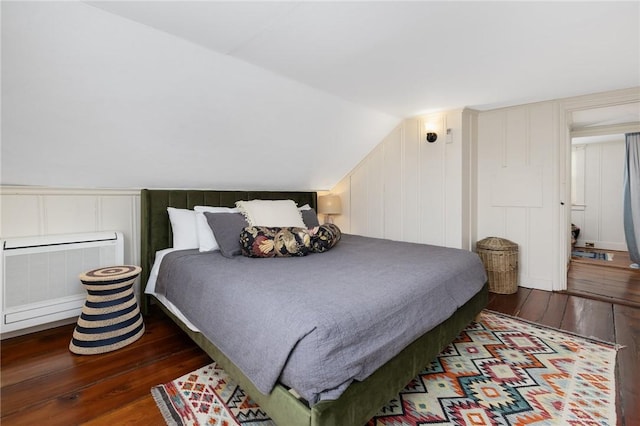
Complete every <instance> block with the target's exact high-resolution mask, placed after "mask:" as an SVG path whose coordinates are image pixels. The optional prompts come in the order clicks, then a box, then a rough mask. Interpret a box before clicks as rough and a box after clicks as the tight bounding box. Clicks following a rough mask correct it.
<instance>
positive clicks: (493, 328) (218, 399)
mask: <svg viewBox="0 0 640 426" xmlns="http://www.w3.org/2000/svg"><path fill="white" fill-rule="evenodd" d="M617 349H619V347H617V346H614V345H611V344H608V343H604V342H600V341H596V340H593V339H587V338H584V337H580V336H576V335H573V334H569V333H565V332H562V331H558V330H554V329H551V328H547V327H544V326H541V325H537V324H533V323H529V322H526V321H523V320H519V319H515V318H513V317H509V316H506V315H502V314H498V313H495V312H490V311H483V312H482V316H481V320H480V322H473V323H471V324H470V325H469V326H468V327H467V328H466V329H465V330H464V331H463V332H462V333H461V334H460V335H459V336H458V337H457V338H456V340H455V341H454V342H453V343H452V344H450V345H449V346H447V348H445V350H444V351H442V353H441V354H440V355H439V356H438V357H437V359H435V360H434V361H433V362H432V363H431V365H429V366H428V367H427V368H426V369H425V370H423V371H422V372H421V373H420V374H418V376H416V377H415V378H414V379H413V380H412V381H411V383H409V384H408V385H407V387H406V388H404V389H403V390H402V391H401V392H400V393H399V394H398V397H397V398H395V399H393V400H391V401H390V402H389V403H388V404H387V405H386V406H384V407H383V408H382V409H381V410H380V411H379V412H378V414H376V416H375V417H374V418H372V419H371V420H370V421H369V422H368V425H371V426H374V425H375V426H391V425H393V426H414V425H432V424H433V425H474V426H484V425H527V424H534V423H535V424H536V425H559V424H563V425H598V426H605V425H615V424H616V408H615V376H614V370H615V358H616V351H617ZM151 393H152V395H153V397H154V399H155V401H156V403H157V404H158V407H159V408H160V411H161V412H162V414H163V416H164V418H165V420H166V422H167V424H169V425H190V426H195V425H223V426H231V425H245V426H246V425H252V426H254V425H255V426H267V425H273V422H271V420H269V418H268V417H267V415H266V413H264V412H263V411H262V410H261V409H260V407H259V406H258V405H257V404H255V403H254V402H253V401H252V400H251V399H250V398H249V397H248V396H247V395H246V394H245V393H244V391H243V390H242V389H241V388H240V387H239V386H237V385H236V384H235V383H234V382H233V380H231V379H230V378H229V376H227V374H226V373H225V372H224V370H222V369H221V368H220V367H219V366H218V365H217V364H216V363H215V362H214V363H212V364H209V365H207V366H205V367H203V368H201V369H199V370H196V371H194V372H192V373H189V374H186V375H184V376H182V377H180V378H178V379H176V380H174V381H172V382H169V383H167V384H164V385H160V386H156V387H154V388H153V389H151Z"/></svg>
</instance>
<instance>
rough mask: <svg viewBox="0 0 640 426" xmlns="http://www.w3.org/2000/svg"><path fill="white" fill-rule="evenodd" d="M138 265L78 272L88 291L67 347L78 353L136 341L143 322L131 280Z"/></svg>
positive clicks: (138, 269) (90, 353)
mask: <svg viewBox="0 0 640 426" xmlns="http://www.w3.org/2000/svg"><path fill="white" fill-rule="evenodd" d="M141 271H142V268H140V267H139V266H126V265H125V266H109V267H106V268H99V269H93V270H91V271H88V272H85V273H84V274H82V275H80V281H82V284H83V285H84V287H85V288H86V290H87V300H86V301H85V303H84V306H83V307H82V313H81V314H80V317H79V318H78V324H77V325H76V328H75V330H74V331H73V338H72V339H71V343H69V350H70V351H71V352H73V353H76V354H80V355H93V354H101V353H105V352H110V351H115V350H116V349H120V348H122V347H124V346H127V345H128V344H130V343H133V342H135V341H136V340H138V339H139V338H140V337H141V336H142V334H143V333H144V323H143V322H142V315H141V314H140V308H138V302H137V300H136V296H135V294H134V293H133V282H134V281H135V279H136V278H137V277H138V275H139V274H140V272H141Z"/></svg>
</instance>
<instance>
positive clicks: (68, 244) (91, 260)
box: [0, 231, 124, 334]
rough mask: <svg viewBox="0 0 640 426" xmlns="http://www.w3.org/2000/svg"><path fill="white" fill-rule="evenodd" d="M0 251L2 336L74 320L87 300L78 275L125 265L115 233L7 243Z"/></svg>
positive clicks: (120, 238) (120, 241)
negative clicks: (69, 319)
mask: <svg viewBox="0 0 640 426" xmlns="http://www.w3.org/2000/svg"><path fill="white" fill-rule="evenodd" d="M0 250H2V264H1V266H0V267H1V268H2V270H1V271H0V272H1V275H2V293H1V295H0V298H1V300H0V302H1V303H0V305H1V306H2V322H1V323H0V332H1V333H3V334H4V333H7V332H13V331H16V330H21V329H25V328H30V327H35V326H41V325H42V324H47V323H51V322H55V321H60V320H64V319H68V318H72V317H77V316H78V315H79V314H80V312H81V310H82V306H83V305H84V301H85V298H86V294H87V293H86V290H85V289H84V287H83V285H82V283H81V282H80V279H79V278H78V277H79V275H80V274H82V273H83V272H86V271H89V270H91V269H95V268H100V267H104V266H112V265H122V264H123V262H124V238H123V236H122V233H121V232H115V231H113V232H111V231H110V232H92V233H84V234H67V235H46V236H38V237H20V238H8V239H4V240H0Z"/></svg>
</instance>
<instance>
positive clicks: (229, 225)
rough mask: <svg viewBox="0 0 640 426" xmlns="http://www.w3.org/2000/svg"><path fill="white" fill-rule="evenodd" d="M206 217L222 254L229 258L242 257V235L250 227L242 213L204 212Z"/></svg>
mask: <svg viewBox="0 0 640 426" xmlns="http://www.w3.org/2000/svg"><path fill="white" fill-rule="evenodd" d="M204 215H205V217H206V218H207V222H208V223H209V227H210V228H211V230H212V231H213V235H214V236H215V237H216V241H217V242H218V245H219V246H220V253H221V254H222V255H223V256H224V257H228V258H232V257H234V256H239V255H241V254H242V246H241V245H240V233H241V232H242V230H243V229H244V228H245V227H246V226H249V224H248V223H247V220H246V219H245V218H244V216H243V215H242V213H211V212H204Z"/></svg>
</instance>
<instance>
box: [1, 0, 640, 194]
mask: <svg viewBox="0 0 640 426" xmlns="http://www.w3.org/2000/svg"><path fill="white" fill-rule="evenodd" d="M1 6H2V105H3V108H2V183H3V184H21V185H48V186H70V187H87V186H89V187H91V186H93V187H136V188H137V187H182V188H185V187H213V188H219V189H225V188H227V189H247V188H252V189H299V190H304V189H328V188H331V187H332V186H333V185H334V184H335V183H336V182H337V181H339V180H340V179H341V178H342V177H343V176H344V175H345V174H346V173H348V172H349V171H350V170H351V169H352V168H353V167H354V166H355V165H356V164H357V163H358V162H359V161H360V160H361V159H362V158H363V157H364V156H365V155H366V154H367V153H368V152H369V151H370V150H371V149H372V148H373V147H374V146H375V145H376V144H377V143H379V142H380V141H381V140H382V139H383V138H384V137H385V135H386V134H387V133H388V132H389V131H390V130H391V129H392V128H393V127H394V126H395V125H396V124H397V123H398V122H399V121H400V119H402V118H404V117H408V116H414V115H417V114H420V113H423V112H429V111H434V110H442V109H453V108H462V107H465V106H468V107H473V108H477V109H490V108H493V107H497V106H506V105H512V104H519V103H525V102H531V101H538V100H546V99H554V98H560V97H566V96H573V95H580V94H587V93H595V92H600V91H607V90H613V89H621V88H627V87H635V86H639V85H640V81H639V79H640V73H639V70H640V53H639V52H640V37H639V33H638V15H639V12H640V5H639V4H638V3H637V2H602V3H600V2H597V3H596V2H567V3H555V2H531V3H527V2H514V3H510V2H207V1H194V2H188V1H140V2H133V1H132V2H118V1H114V2H6V1H4V2H2V5H1Z"/></svg>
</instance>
